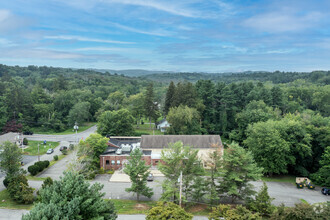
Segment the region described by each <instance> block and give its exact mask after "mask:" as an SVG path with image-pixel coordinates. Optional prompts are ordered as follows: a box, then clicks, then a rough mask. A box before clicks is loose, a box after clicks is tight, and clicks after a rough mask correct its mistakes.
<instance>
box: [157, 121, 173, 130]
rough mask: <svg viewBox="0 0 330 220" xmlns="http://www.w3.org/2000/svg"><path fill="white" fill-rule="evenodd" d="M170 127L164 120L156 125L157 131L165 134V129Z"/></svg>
mask: <svg viewBox="0 0 330 220" xmlns="http://www.w3.org/2000/svg"><path fill="white" fill-rule="evenodd" d="M170 126H171V125H170V123H168V121H167V120H166V119H163V120H161V121H160V122H159V123H158V124H157V129H158V130H160V131H161V132H165V131H166V129H167V128H169V127H170Z"/></svg>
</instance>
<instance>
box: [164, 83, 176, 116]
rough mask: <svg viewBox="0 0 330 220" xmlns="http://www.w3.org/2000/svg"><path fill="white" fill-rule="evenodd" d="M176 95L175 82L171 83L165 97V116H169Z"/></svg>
mask: <svg viewBox="0 0 330 220" xmlns="http://www.w3.org/2000/svg"><path fill="white" fill-rule="evenodd" d="M174 94H175V85H174V83H173V81H171V83H170V85H169V87H168V89H167V92H166V97H165V106H164V113H165V115H167V113H168V112H169V111H170V108H171V107H173V101H174Z"/></svg>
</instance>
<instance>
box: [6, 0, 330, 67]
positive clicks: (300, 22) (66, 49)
mask: <svg viewBox="0 0 330 220" xmlns="http://www.w3.org/2000/svg"><path fill="white" fill-rule="evenodd" d="M0 63H3V64H7V65H21V66H27V65H39V66H43V65H47V66H59V67H74V68H99V69H101V68H102V69H104V68H105V69H146V70H169V71H192V72H228V71H246V70H267V71H275V70H280V71H311V70H321V69H322V70H329V69H330V1H329V0H324V1H323V0H317V1H315V0H312V1H308V0H298V1H295V0H285V1H282V0H273V1H267V0H263V1H261V0H260V1H258V0H244V1H243V0H242V1H236V0H232V1H222V0H189V1H186V0H179V1H178V0H174V1H173V0H166V1H162V0H1V1H0Z"/></svg>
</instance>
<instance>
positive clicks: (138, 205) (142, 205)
mask: <svg viewBox="0 0 330 220" xmlns="http://www.w3.org/2000/svg"><path fill="white" fill-rule="evenodd" d="M134 209H136V210H148V209H150V207H149V206H148V205H146V204H139V203H138V204H136V205H135V206H134Z"/></svg>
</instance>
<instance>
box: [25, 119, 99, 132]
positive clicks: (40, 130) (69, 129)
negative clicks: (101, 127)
mask: <svg viewBox="0 0 330 220" xmlns="http://www.w3.org/2000/svg"><path fill="white" fill-rule="evenodd" d="M94 125H96V122H88V123H84V124H82V125H79V129H78V133H80V132H83V131H86V130H87V129H88V128H90V127H93V126H94ZM31 130H32V131H33V133H35V134H54V135H63V134H74V133H75V131H74V130H73V127H72V128H68V129H67V130H65V131H61V132H56V131H52V130H49V131H44V130H43V129H42V128H31Z"/></svg>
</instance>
